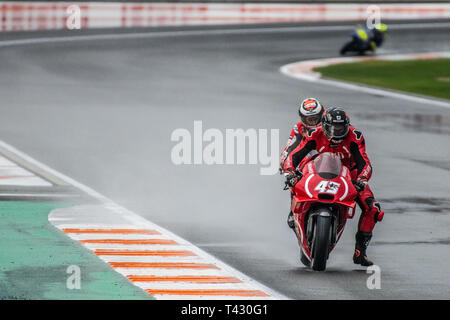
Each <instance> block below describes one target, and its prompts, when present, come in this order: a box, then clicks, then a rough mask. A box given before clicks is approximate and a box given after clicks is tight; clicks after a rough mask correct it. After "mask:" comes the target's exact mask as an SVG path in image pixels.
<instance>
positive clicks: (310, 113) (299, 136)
mask: <svg viewBox="0 0 450 320" xmlns="http://www.w3.org/2000/svg"><path fill="white" fill-rule="evenodd" d="M324 111H325V108H324V107H323V106H322V105H321V104H320V102H319V100H317V99H315V98H307V99H305V100H303V101H302V103H301V104H300V106H299V108H298V114H299V116H300V121H299V122H298V123H297V124H296V125H294V128H293V129H292V131H291V134H290V136H289V139H288V141H287V144H286V147H284V149H283V151H282V152H281V156H280V173H281V174H282V173H283V166H284V162H285V161H286V159H287V157H288V156H289V154H290V153H291V152H292V151H293V150H294V149H295V148H296V147H297V146H298V145H299V144H300V142H302V140H303V139H304V138H305V136H306V135H307V133H308V131H309V130H312V129H314V128H317V127H319V126H320V125H321V123H320V121H321V120H322V115H323V112H324ZM291 200H292V194H291ZM287 224H288V226H289V227H290V228H292V229H294V216H293V215H292V212H290V211H289V215H288V219H287Z"/></svg>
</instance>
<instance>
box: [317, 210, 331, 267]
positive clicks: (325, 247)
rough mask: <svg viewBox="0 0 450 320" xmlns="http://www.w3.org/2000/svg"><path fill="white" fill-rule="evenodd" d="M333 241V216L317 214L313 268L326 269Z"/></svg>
mask: <svg viewBox="0 0 450 320" xmlns="http://www.w3.org/2000/svg"><path fill="white" fill-rule="evenodd" d="M330 241H331V216H321V215H318V216H317V220H316V228H315V235H314V240H313V260H312V269H313V270H315V271H324V270H325V269H326V267H327V259H328V251H329V249H330Z"/></svg>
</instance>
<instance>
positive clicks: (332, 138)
mask: <svg viewBox="0 0 450 320" xmlns="http://www.w3.org/2000/svg"><path fill="white" fill-rule="evenodd" d="M313 150H316V151H317V152H319V153H323V152H333V153H336V154H338V155H339V157H340V158H341V160H342V163H343V165H345V166H347V167H348V168H349V169H350V171H351V176H352V180H353V183H354V185H355V188H356V190H357V191H358V197H357V199H356V201H357V203H358V205H359V206H360V208H361V210H362V213H361V216H360V219H359V224H358V232H357V233H356V245H355V253H354V255H353V262H354V263H355V264H360V265H363V266H370V265H372V264H373V263H372V262H371V261H369V260H368V259H367V255H366V249H367V246H368V244H369V242H370V239H371V238H372V230H373V229H374V227H375V223H376V222H378V221H381V220H382V219H383V215H384V211H382V210H381V207H380V204H379V203H378V202H377V201H376V200H375V197H374V195H373V193H372V190H371V189H370V187H369V185H368V184H367V182H368V181H369V179H370V177H371V175H372V166H371V164H370V160H369V158H368V157H367V154H366V146H365V141H364V137H363V135H362V133H361V131H359V130H358V129H356V128H355V127H353V126H351V125H350V120H349V118H348V115H347V114H346V113H345V111H344V110H342V109H340V108H331V109H328V110H327V111H325V113H324V114H323V118H322V127H321V128H316V129H313V130H311V131H310V132H309V133H308V134H307V136H306V137H305V139H303V141H302V142H301V143H300V144H299V145H298V146H297V147H296V148H295V149H294V150H292V152H291V153H290V154H289V155H288V157H287V158H286V161H285V162H284V167H283V169H284V172H285V176H286V179H287V184H288V185H290V186H294V185H295V184H296V183H297V182H298V181H300V179H301V177H302V176H301V173H300V171H299V170H297V168H299V165H301V164H303V163H302V160H305V157H306V156H307V155H308V154H309V153H310V152H311V151H313ZM303 162H304V161H303Z"/></svg>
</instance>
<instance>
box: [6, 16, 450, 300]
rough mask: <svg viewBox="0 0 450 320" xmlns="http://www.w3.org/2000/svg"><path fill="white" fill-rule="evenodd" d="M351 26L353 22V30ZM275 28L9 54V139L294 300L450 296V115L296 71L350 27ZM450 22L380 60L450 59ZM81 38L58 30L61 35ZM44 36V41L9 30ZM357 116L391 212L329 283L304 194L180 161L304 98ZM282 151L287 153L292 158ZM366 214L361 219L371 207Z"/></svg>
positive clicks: (271, 180) (249, 171) (349, 233)
mask: <svg viewBox="0 0 450 320" xmlns="http://www.w3.org/2000/svg"><path fill="white" fill-rule="evenodd" d="M350 25H351V24H350ZM349 31H350V29H349V30H348V31H345V30H338V31H320V32H283V31H280V32H270V33H266V32H261V33H251V34H245V33H242V34H228V35H218V34H215V35H196V36H179V37H169V38H166V37H158V38H140V39H122V40H95V41H80V42H68V43H63V42H61V43H57V44H40V45H28V46H18V47H11V48H1V49H0V99H1V104H0V111H1V113H0V114H1V117H0V137H1V139H2V140H4V141H5V142H7V143H10V144H12V145H14V146H16V147H17V148H19V149H21V150H23V151H25V152H27V153H28V154H30V155H31V156H33V157H35V158H36V159H38V160H39V161H41V162H44V163H46V164H48V165H49V166H51V167H53V168H55V169H56V170H59V171H61V172H62V173H64V174H66V175H69V176H71V177H73V178H74V179H76V180H78V181H80V182H82V183H84V184H86V185H88V186H90V187H92V188H94V189H96V190H97V191H99V192H100V193H103V194H105V195H106V196H108V197H110V198H112V199H113V200H115V201H116V202H118V203H119V204H121V205H124V206H125V207H127V208H129V209H131V210H133V211H135V212H137V213H139V214H140V215H142V216H144V217H146V218H147V219H149V220H151V221H153V222H156V223H158V224H160V225H162V226H163V227H166V228H168V229H169V230H171V231H174V232H175V233H177V234H178V235H180V236H182V237H184V238H186V239H188V240H190V241H192V242H193V243H195V244H196V245H198V246H200V247H201V248H203V249H205V250H206V251H208V252H210V253H212V254H214V255H215V256H217V257H218V258H220V259H222V260H223V261H225V262H226V263H228V264H230V265H232V266H234V267H236V268H237V269H239V270H241V271H243V272H244V273H246V274H248V275H249V276H251V277H253V278H255V279H257V280H259V281H261V282H263V283H264V284H266V285H268V286H270V287H272V288H274V289H276V290H278V291H280V292H281V293H283V294H285V295H287V296H289V297H291V298H294V299H400V298H402V299H411V298H424V299H445V298H446V299H448V298H450V271H449V265H450V250H449V244H450V232H449V230H450V196H449V185H450V183H449V181H450V165H449V159H450V148H449V146H450V142H449V138H450V129H449V128H450V109H444V108H438V107H432V106H428V105H424V104H417V103H411V102H406V101H402V100H398V99H393V98H384V97H380V96H375V95H369V94H363V93H358V92H355V91H346V90H343V89H338V88H334V87H327V86H317V85H315V84H313V83H307V82H301V81H298V80H294V79H290V78H287V77H285V76H283V75H282V74H280V73H279V71H278V69H279V67H280V66H281V65H283V64H286V63H289V62H294V61H298V60H305V59H313V58H321V57H333V56H336V54H337V51H338V49H339V47H340V46H341V44H342V43H343V42H344V41H345V40H346V37H347V35H348V33H349ZM449 33H450V27H447V28H437V29H433V28H431V29H430V28H427V29H424V28H419V29H417V30H392V31H391V34H390V38H389V40H388V41H387V43H386V46H385V48H384V49H383V50H382V51H380V53H396V52H402V53H403V52H404V53H407V52H416V51H420V52H425V51H440V50H450V40H449V39H448V34H449ZM61 34H63V35H65V34H67V33H43V34H42V35H45V36H49V35H50V36H53V35H61ZM2 36H3V38H8V37H10V38H11V37H28V36H31V35H30V34H13V35H8V34H4V35H2ZM308 96H316V97H319V98H320V100H321V101H322V103H323V104H325V105H328V106H331V105H339V106H345V107H346V109H347V110H348V111H349V113H350V115H351V120H352V123H353V124H354V125H355V126H356V127H358V128H360V129H361V130H363V132H364V135H365V138H366V142H367V147H368V154H369V156H370V158H371V160H372V162H373V166H374V176H373V178H372V180H371V186H372V188H373V190H374V192H375V194H376V196H377V197H378V199H379V200H380V201H381V203H382V206H383V208H384V209H385V211H386V215H385V220H384V221H383V222H382V223H381V224H379V225H377V227H376V228H375V233H374V238H373V241H372V242H373V243H372V246H371V247H370V249H369V256H370V257H371V258H372V259H373V260H374V261H375V263H376V264H378V265H379V266H380V267H381V271H382V282H381V289H380V290H368V289H367V287H366V279H367V277H368V275H367V274H366V273H365V272H364V269H363V268H359V267H357V266H355V265H353V263H352V261H351V257H352V253H353V245H354V243H353V237H354V233H355V231H356V224H357V219H354V220H352V221H350V223H349V224H348V225H347V228H346V231H345V232H344V236H343V238H342V239H341V242H340V243H339V244H338V246H337V248H336V249H335V250H334V252H333V253H332V255H331V257H330V260H329V263H328V270H327V272H326V273H315V272H312V271H309V270H307V269H305V268H303V266H302V265H301V264H300V262H299V255H298V254H299V252H298V250H299V249H298V246H297V243H296V239H295V236H294V234H293V233H292V232H291V231H290V230H289V229H288V227H287V225H286V223H285V219H286V215H287V212H288V206H289V201H288V199H289V195H288V193H287V192H286V191H282V190H281V189H282V179H281V177H280V176H278V175H273V176H261V175H259V166H255V165H252V166H250V165H228V166H226V165H222V166H217V165H216V166H206V165H196V166H194V165H191V166H175V165H173V164H172V162H171V159H170V152H171V148H172V147H173V145H174V143H173V142H171V141H170V135H171V133H172V131H173V130H174V129H176V128H187V129H189V130H191V131H192V130H193V121H194V120H202V121H203V126H204V129H207V128H218V129H221V130H225V129H226V128H245V129H246V128H265V129H270V128H279V129H280V148H281V145H282V144H283V143H285V141H286V139H287V136H288V134H289V131H290V128H291V126H292V125H293V124H294V123H295V122H296V121H297V120H298V118H297V113H296V112H297V111H296V105H297V103H298V102H299V99H301V98H304V97H308ZM277 152H278V151H277ZM358 213H359V212H358Z"/></svg>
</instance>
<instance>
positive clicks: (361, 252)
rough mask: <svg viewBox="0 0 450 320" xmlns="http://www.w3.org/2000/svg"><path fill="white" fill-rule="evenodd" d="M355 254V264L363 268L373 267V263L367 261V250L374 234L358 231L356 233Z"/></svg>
mask: <svg viewBox="0 0 450 320" xmlns="http://www.w3.org/2000/svg"><path fill="white" fill-rule="evenodd" d="M355 238H356V244H355V253H354V254H353V262H354V263H355V264H360V265H362V266H363V267H368V266H371V265H373V262H372V261H370V260H368V259H367V255H366V250H367V246H368V245H369V242H370V239H371V238H372V232H363V231H358V232H357V233H356V236H355Z"/></svg>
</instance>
